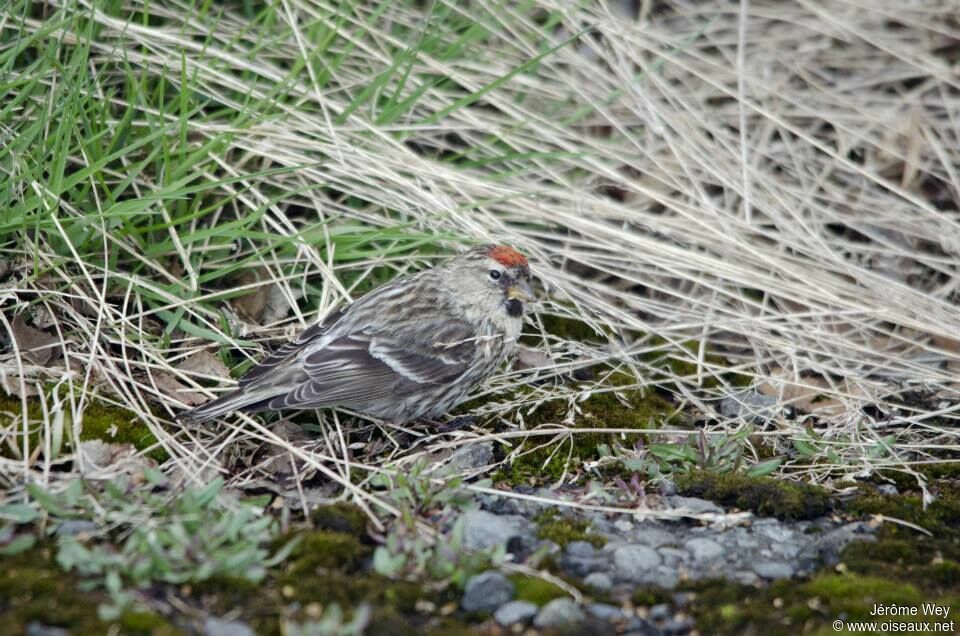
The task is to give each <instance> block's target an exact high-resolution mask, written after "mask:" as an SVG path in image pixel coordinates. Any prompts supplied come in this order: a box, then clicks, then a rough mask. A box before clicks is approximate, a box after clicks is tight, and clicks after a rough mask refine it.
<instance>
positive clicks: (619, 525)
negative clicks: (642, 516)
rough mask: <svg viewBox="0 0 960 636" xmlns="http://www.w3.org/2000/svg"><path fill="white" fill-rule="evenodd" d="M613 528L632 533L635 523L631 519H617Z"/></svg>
mask: <svg viewBox="0 0 960 636" xmlns="http://www.w3.org/2000/svg"><path fill="white" fill-rule="evenodd" d="M613 527H614V528H616V529H617V530H619V531H620V532H630V531H631V530H633V522H632V521H630V520H629V519H617V520H616V521H614V522H613Z"/></svg>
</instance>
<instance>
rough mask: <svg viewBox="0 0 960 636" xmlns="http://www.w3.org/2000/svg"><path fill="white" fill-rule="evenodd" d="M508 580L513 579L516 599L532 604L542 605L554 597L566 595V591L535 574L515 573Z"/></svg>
mask: <svg viewBox="0 0 960 636" xmlns="http://www.w3.org/2000/svg"><path fill="white" fill-rule="evenodd" d="M510 580H511V581H513V585H514V586H515V587H516V589H517V596H516V599H517V600H518V601H527V602H529V603H533V604H534V605H544V604H545V603H548V602H550V601H552V600H553V599H555V598H560V597H561V596H567V593H566V592H564V591H563V590H562V589H560V588H559V587H557V586H556V585H554V584H553V583H550V582H549V581H544V580H543V579H541V578H538V577H535V576H520V575H515V576H511V577H510Z"/></svg>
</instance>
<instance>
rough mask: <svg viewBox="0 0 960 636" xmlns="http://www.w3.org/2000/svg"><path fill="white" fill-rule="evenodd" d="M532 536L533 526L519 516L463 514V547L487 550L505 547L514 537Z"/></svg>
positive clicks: (472, 511)
mask: <svg viewBox="0 0 960 636" xmlns="http://www.w3.org/2000/svg"><path fill="white" fill-rule="evenodd" d="M531 534H532V531H531V524H530V522H529V521H527V520H526V519H525V518H524V517H521V516H519V515H495V514H493V513H492V512H487V511H486V510H468V511H467V512H465V513H464V514H463V547H464V549H466V550H486V549H487V548H493V547H496V546H499V545H505V544H506V543H507V541H509V540H510V539H511V538H512V537H521V538H525V537H527V536H529V535H531Z"/></svg>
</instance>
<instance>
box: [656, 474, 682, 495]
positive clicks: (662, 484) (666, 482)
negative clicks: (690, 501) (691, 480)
mask: <svg viewBox="0 0 960 636" xmlns="http://www.w3.org/2000/svg"><path fill="white" fill-rule="evenodd" d="M657 487H658V488H660V494H661V495H663V496H664V497H670V496H672V495H675V494H677V484H676V482H675V481H673V480H672V479H667V478H666V477H664V478H663V479H661V480H660V481H658V482H657Z"/></svg>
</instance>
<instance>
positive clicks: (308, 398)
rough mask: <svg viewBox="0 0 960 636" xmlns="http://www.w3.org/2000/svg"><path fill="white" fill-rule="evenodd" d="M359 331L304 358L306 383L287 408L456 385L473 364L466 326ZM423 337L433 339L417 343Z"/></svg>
mask: <svg viewBox="0 0 960 636" xmlns="http://www.w3.org/2000/svg"><path fill="white" fill-rule="evenodd" d="M426 328H427V326H426V325H421V326H420V327H418V328H416V331H417V334H415V333H413V332H412V330H411V329H403V328H400V329H392V330H390V331H385V332H378V333H370V332H369V331H363V332H360V333H354V334H350V335H345V336H341V337H339V338H337V339H335V340H332V341H330V342H328V343H326V344H325V346H322V347H320V348H317V349H316V350H315V351H311V352H309V353H307V354H306V355H305V356H304V357H303V371H304V373H305V374H306V376H307V378H308V380H307V381H305V382H303V383H302V384H300V385H299V386H298V387H297V388H296V389H295V390H293V391H291V392H290V393H289V394H288V395H287V396H286V397H285V398H284V399H283V402H284V406H285V407H298V406H299V407H308V406H312V405H330V404H338V405H343V406H348V407H349V406H350V405H351V404H363V403H369V402H370V401H373V400H378V399H386V398H390V397H391V396H394V395H396V396H403V395H406V394H408V393H409V392H411V391H415V390H417V389H419V388H422V387H423V386H424V385H440V384H446V383H449V382H452V381H454V380H455V379H456V378H458V377H459V376H460V375H462V374H463V373H464V372H466V371H467V370H468V369H469V368H470V365H471V364H472V363H473V359H474V352H475V347H474V346H473V343H472V337H473V330H472V329H471V328H470V327H469V326H468V325H467V324H466V323H458V322H445V323H444V324H443V325H441V326H438V327H437V328H436V329H432V330H430V329H427V330H426V331H424V329H426ZM423 333H430V334H431V335H432V336H433V337H432V338H431V340H430V341H429V342H419V341H418V338H422V337H423V336H422V334H423Z"/></svg>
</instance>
